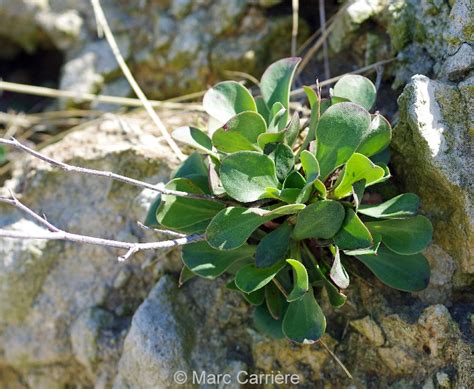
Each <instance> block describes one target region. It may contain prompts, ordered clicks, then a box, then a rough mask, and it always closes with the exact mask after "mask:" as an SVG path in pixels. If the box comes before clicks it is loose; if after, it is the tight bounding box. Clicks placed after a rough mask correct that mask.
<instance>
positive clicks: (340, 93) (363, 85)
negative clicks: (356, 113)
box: [333, 74, 377, 110]
mask: <svg viewBox="0 0 474 389" xmlns="http://www.w3.org/2000/svg"><path fill="white" fill-rule="evenodd" d="M333 94H334V96H337V97H343V98H346V99H348V100H350V101H352V102H353V103H356V104H359V105H361V106H362V107H364V108H365V109H367V110H369V109H370V108H372V106H373V105H374V103H375V97H376V95H377V90H376V89H375V85H374V84H373V83H372V81H370V80H369V79H368V78H366V77H364V76H359V75H356V74H348V75H346V76H344V77H342V78H341V79H340V80H339V81H338V82H336V85H334V89H333Z"/></svg>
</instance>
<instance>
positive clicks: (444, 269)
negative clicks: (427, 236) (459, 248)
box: [417, 244, 456, 306]
mask: <svg viewBox="0 0 474 389" xmlns="http://www.w3.org/2000/svg"><path fill="white" fill-rule="evenodd" d="M424 255H425V257H426V258H427V259H428V262H429V264H430V269H431V275H430V283H429V285H428V287H427V288H426V289H425V290H423V291H421V292H419V293H417V295H418V297H420V299H421V300H423V301H424V302H426V303H430V304H445V305H446V306H450V305H452V289H453V282H452V280H453V275H454V272H455V271H456V263H455V262H454V260H453V258H452V257H451V256H450V255H448V254H447V253H446V252H445V251H444V250H443V249H442V248H441V247H439V246H438V245H437V244H431V245H430V246H428V248H427V249H426V250H425V252H424Z"/></svg>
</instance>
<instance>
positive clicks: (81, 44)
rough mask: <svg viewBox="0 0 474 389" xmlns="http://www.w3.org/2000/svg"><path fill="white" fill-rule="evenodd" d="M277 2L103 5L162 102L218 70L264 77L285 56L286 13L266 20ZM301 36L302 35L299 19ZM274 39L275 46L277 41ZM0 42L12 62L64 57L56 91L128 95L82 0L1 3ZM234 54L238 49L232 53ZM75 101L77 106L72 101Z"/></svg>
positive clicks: (106, 0) (199, 85)
mask: <svg viewBox="0 0 474 389" xmlns="http://www.w3.org/2000/svg"><path fill="white" fill-rule="evenodd" d="M277 3H279V1H265V2H263V1H262V2H260V3H259V2H255V1H250V0H231V1H229V0H217V1H202V0H189V1H188V0H185V1H133V2H129V1H111V0H102V1H101V4H102V6H103V8H104V12H105V14H106V17H107V19H108V21H109V23H110V25H111V28H112V30H113V33H114V35H115V38H116V39H117V41H118V43H119V47H120V49H121V53H122V55H123V56H124V58H125V59H126V60H127V62H128V64H129V65H130V66H131V67H132V71H133V73H134V75H135V77H136V78H137V80H138V82H139V84H140V85H141V86H142V87H143V89H144V90H145V92H146V93H147V95H149V96H150V97H154V98H166V97H173V96H177V95H182V94H186V93H189V92H195V91H198V90H203V89H205V88H206V87H207V86H208V85H209V84H211V83H214V82H216V81H217V80H218V79H222V77H226V75H225V74H224V71H229V70H239V71H241V70H242V69H245V71H246V72H248V73H250V74H258V73H261V72H263V70H264V69H265V67H266V65H267V64H269V63H271V62H272V61H273V60H276V59H278V58H281V57H282V56H288V55H289V53H290V40H289V39H288V40H287V39H285V40H284V41H282V40H280V39H279V37H281V36H290V35H291V15H279V16H272V17H268V15H267V11H268V9H269V7H270V8H271V7H272V6H275V5H277ZM299 35H300V39H301V40H304V39H305V37H306V36H307V35H308V29H307V27H306V24H305V22H304V20H301V22H300V34H299ZM276 41H278V45H275V42H276ZM0 42H2V43H3V46H5V48H8V50H2V52H1V53H0V56H3V57H5V58H10V59H11V58H14V56H15V55H17V54H18V52H19V51H22V50H23V51H26V52H30V53H32V52H35V51H38V50H42V49H45V48H54V49H57V50H59V51H61V52H62V53H63V54H64V56H65V62H64V65H63V66H62V71H61V79H60V86H61V88H62V89H67V90H72V91H77V92H89V93H102V94H105V93H108V92H109V90H108V88H107V85H109V84H111V83H114V84H115V89H114V90H113V91H114V92H116V93H117V95H118V96H122V95H129V94H130V88H128V87H127V86H126V85H123V87H122V88H121V89H119V90H117V85H122V84H120V83H118V81H119V80H120V79H122V78H123V76H122V74H121V71H120V69H119V67H118V65H117V63H116V60H115V58H114V57H113V55H112V52H111V50H110V49H109V47H108V45H107V43H106V41H105V40H99V39H98V38H97V28H96V26H95V18H94V14H93V9H92V6H91V4H90V2H89V1H82V0H68V1H59V0H35V1H31V0H21V1H19V0H6V1H1V2H0ZM236 49H238V50H236ZM69 103H70V104H78V103H80V101H71V102H69Z"/></svg>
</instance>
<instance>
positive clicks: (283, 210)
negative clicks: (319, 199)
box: [260, 204, 306, 217]
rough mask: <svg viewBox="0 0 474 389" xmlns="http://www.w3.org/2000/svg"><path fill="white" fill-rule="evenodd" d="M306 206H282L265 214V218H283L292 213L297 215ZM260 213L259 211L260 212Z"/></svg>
mask: <svg viewBox="0 0 474 389" xmlns="http://www.w3.org/2000/svg"><path fill="white" fill-rule="evenodd" d="M305 207H306V205H304V204H288V205H282V206H279V207H277V208H274V209H272V210H270V211H268V213H266V215H265V216H272V217H274V216H285V215H292V214H294V213H297V212H299V211H301V210H302V209H304V208H305ZM260 211H261V210H260Z"/></svg>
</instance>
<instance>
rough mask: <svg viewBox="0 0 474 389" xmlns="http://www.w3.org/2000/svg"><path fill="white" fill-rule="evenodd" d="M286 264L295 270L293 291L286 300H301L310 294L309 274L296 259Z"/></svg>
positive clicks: (289, 260) (288, 260)
mask: <svg viewBox="0 0 474 389" xmlns="http://www.w3.org/2000/svg"><path fill="white" fill-rule="evenodd" d="M286 262H288V263H289V264H290V265H291V267H292V268H293V280H294V284H293V289H292V291H291V292H290V294H289V295H288V297H287V299H286V301H288V302H292V301H296V300H299V299H301V298H302V297H303V296H304V295H305V294H306V293H307V292H308V289H309V280H308V272H307V271H306V268H305V267H304V265H303V264H302V263H301V262H299V261H297V260H295V259H287V260H286Z"/></svg>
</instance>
